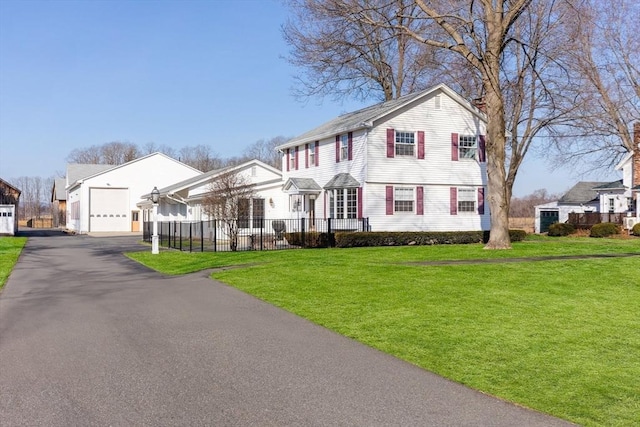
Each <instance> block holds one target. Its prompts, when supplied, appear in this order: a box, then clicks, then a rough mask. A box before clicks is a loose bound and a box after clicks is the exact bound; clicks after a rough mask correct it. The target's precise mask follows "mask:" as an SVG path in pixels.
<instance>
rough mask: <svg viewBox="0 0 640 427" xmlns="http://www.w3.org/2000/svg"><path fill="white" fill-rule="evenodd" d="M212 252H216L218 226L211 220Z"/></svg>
mask: <svg viewBox="0 0 640 427" xmlns="http://www.w3.org/2000/svg"><path fill="white" fill-rule="evenodd" d="M213 252H218V224H216V220H215V219H214V220H213Z"/></svg>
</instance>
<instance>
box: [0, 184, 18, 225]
mask: <svg viewBox="0 0 640 427" xmlns="http://www.w3.org/2000/svg"><path fill="white" fill-rule="evenodd" d="M20 193H21V191H20V190H18V189H17V188H16V187H14V186H13V185H11V184H9V183H8V182H7V181H5V180H3V179H0V235H5V236H7V235H8V236H14V235H15V234H16V233H18V207H19V204H20Z"/></svg>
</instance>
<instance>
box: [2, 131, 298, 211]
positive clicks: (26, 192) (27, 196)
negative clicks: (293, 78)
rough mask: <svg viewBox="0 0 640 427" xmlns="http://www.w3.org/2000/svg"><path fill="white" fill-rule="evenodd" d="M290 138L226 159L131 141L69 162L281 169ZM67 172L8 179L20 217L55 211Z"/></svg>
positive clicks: (74, 154)
mask: <svg viewBox="0 0 640 427" xmlns="http://www.w3.org/2000/svg"><path fill="white" fill-rule="evenodd" d="M289 139H290V138H287V137H284V136H276V137H273V138H270V139H260V140H258V141H256V142H254V143H253V144H251V145H249V146H248V147H247V148H245V149H244V151H243V152H242V154H241V155H239V156H234V157H227V158H223V157H221V156H220V155H218V154H217V153H216V152H214V151H213V149H212V148H211V147H210V146H207V145H196V146H187V147H182V148H179V149H176V148H174V147H171V146H167V145H156V144H154V143H148V144H145V145H143V146H138V145H136V144H133V143H130V142H122V141H113V142H108V143H105V144H101V145H92V146H90V147H87V148H76V149H74V150H73V151H71V153H69V155H68V156H67V158H66V160H67V162H69V163H83V164H105V165H114V166H115V165H120V164H123V163H126V162H129V161H131V160H135V159H137V158H139V157H142V156H145V155H147V154H151V153H155V152H160V153H163V154H166V155H167V156H169V157H172V158H174V159H176V160H179V161H181V162H182V163H185V164H187V165H189V166H191V167H193V168H195V169H198V170H199V171H202V172H209V171H211V170H215V169H220V168H223V167H226V166H233V165H237V164H240V163H244V162H246V161H248V160H252V159H258V160H260V161H262V162H264V163H266V164H268V165H270V166H273V167H275V168H276V169H280V164H281V155H280V153H278V151H277V150H276V147H277V146H278V145H281V144H284V143H285V142H287V141H288V140H289ZM64 174H65V173H64V172H56V173H55V174H54V175H53V176H50V177H49V178H42V177H30V176H21V177H18V178H10V179H7V181H8V182H10V183H11V185H13V186H15V187H16V188H18V189H19V190H20V191H21V192H22V193H21V195H20V204H19V207H18V218H19V219H20V220H26V219H32V218H33V219H41V218H49V217H52V215H55V214H56V213H55V212H53V204H52V202H51V198H52V194H51V191H52V189H53V183H54V180H55V179H56V178H62V177H64Z"/></svg>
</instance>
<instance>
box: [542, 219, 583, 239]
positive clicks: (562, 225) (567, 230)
mask: <svg viewBox="0 0 640 427" xmlns="http://www.w3.org/2000/svg"><path fill="white" fill-rule="evenodd" d="M575 231H576V228H575V227H574V226H573V224H569V223H566V222H556V223H553V224H551V225H550V226H549V232H548V233H547V235H548V236H554V237H559V236H568V235H569V234H573V233H575Z"/></svg>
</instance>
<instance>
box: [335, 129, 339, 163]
mask: <svg viewBox="0 0 640 427" xmlns="http://www.w3.org/2000/svg"><path fill="white" fill-rule="evenodd" d="M336 163H340V135H336Z"/></svg>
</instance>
